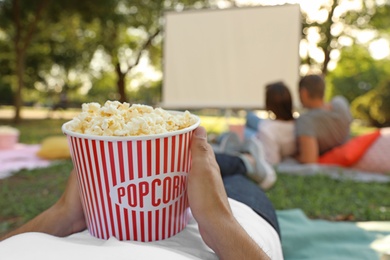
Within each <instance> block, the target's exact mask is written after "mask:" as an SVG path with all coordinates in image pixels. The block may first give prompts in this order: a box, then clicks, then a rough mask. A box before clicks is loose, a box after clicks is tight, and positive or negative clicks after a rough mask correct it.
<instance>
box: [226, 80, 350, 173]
mask: <svg viewBox="0 0 390 260" xmlns="http://www.w3.org/2000/svg"><path fill="white" fill-rule="evenodd" d="M265 91H266V93H265V105H266V110H267V111H269V113H270V118H269V119H259V118H257V117H256V116H255V115H254V114H253V113H249V114H248V116H247V124H246V127H247V130H248V131H246V134H247V135H246V139H247V140H246V142H248V140H249V141H250V142H251V143H252V145H253V146H257V150H258V152H257V153H258V154H260V155H261V156H262V158H260V159H257V161H258V162H261V163H262V164H263V168H264V169H269V168H270V167H271V166H270V165H276V164H278V163H280V162H281V161H282V160H283V159H284V158H286V157H293V158H295V159H296V160H297V161H299V162H300V163H316V162H317V161H318V159H319V157H320V156H321V155H322V154H324V153H326V152H327V151H330V150H331V149H333V148H334V147H337V146H340V145H342V144H344V143H345V142H346V141H347V140H348V139H349V137H350V124H351V122H352V116H351V113H350V111H349V105H348V102H347V100H346V99H345V98H343V97H340V96H337V97H334V98H333V99H332V100H331V102H330V103H326V102H325V101H324V93H325V82H324V80H323V78H322V77H321V76H318V75H308V76H305V77H303V78H302V79H301V80H300V82H299V97H300V100H301V103H302V105H303V107H304V108H306V111H305V112H304V113H302V114H301V115H300V116H299V117H298V118H294V116H293V102H292V98H291V93H290V91H289V89H288V87H287V86H286V85H285V84H284V83H283V82H276V83H272V84H269V85H267V86H266V88H265ZM250 129H253V130H252V134H251V133H250V132H251V130H250ZM248 134H249V135H250V136H249V137H248ZM220 146H221V147H222V148H220V149H221V150H223V151H226V152H228V153H229V152H232V153H237V152H239V151H241V147H242V146H244V147H245V146H247V144H240V140H239V137H238V136H237V135H236V134H235V133H233V132H229V133H226V134H224V135H223V136H222V138H221V141H220ZM244 150H245V148H244ZM244 152H245V151H244ZM271 168H272V167H271ZM273 179H275V178H273Z"/></svg>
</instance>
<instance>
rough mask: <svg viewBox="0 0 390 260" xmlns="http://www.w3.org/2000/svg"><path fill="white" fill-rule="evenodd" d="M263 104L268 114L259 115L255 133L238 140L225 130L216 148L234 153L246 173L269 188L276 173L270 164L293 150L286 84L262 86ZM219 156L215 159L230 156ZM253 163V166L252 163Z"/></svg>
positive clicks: (277, 83) (288, 94)
mask: <svg viewBox="0 0 390 260" xmlns="http://www.w3.org/2000/svg"><path fill="white" fill-rule="evenodd" d="M265 91H266V93H265V98H266V100H265V104H266V109H267V110H268V112H269V114H270V116H269V118H268V119H261V120H260V119H259V123H257V124H256V127H255V128H256V133H255V134H254V135H253V136H251V137H249V138H246V140H245V141H244V143H241V142H240V139H239V138H238V136H237V135H236V134H235V133H233V132H229V133H225V134H224V136H223V139H222V142H221V145H220V146H219V151H222V152H224V153H227V154H234V155H237V156H238V157H240V159H241V160H242V161H243V162H244V164H245V165H246V169H247V170H248V171H247V172H248V175H249V176H250V177H251V178H252V179H253V180H255V181H256V182H257V183H258V184H259V186H260V187H261V188H262V189H264V190H267V189H270V188H271V187H272V186H273V185H274V183H275V182H276V179H277V176H276V172H275V169H274V168H273V165H275V164H277V163H279V162H281V161H282V160H283V159H284V158H285V157H289V156H293V155H294V154H295V153H296V138H295V131H294V117H293V104H292V98H291V93H290V90H289V89H288V87H287V86H286V85H285V84H284V83H283V82H282V81H278V82H273V83H270V84H268V85H266V87H265ZM216 155H217V158H219V157H221V158H220V160H219V163H220V164H222V163H225V161H228V160H231V159H230V158H226V159H224V158H223V157H226V156H225V155H222V156H221V155H219V154H218V150H217V153H216ZM252 165H254V167H252Z"/></svg>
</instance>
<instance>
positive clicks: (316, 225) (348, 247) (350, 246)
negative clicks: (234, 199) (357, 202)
mask: <svg viewBox="0 0 390 260" xmlns="http://www.w3.org/2000/svg"><path fill="white" fill-rule="evenodd" d="M277 217H278V221H279V225H280V229H281V235H282V247H283V255H284V258H285V260H298V259H299V260H304V259H310V260H311V259H316V260H322V259H323V260H332V259H334V260H359V259H361V260H363V259H367V260H376V259H378V260H379V259H388V258H384V257H385V256H386V255H388V257H390V255H389V254H390V222H389V221H382V222H381V221H370V222H332V221H326V220H311V219H309V218H307V216H306V215H305V214H304V213H303V212H302V211H301V210H300V209H292V210H278V211H277Z"/></svg>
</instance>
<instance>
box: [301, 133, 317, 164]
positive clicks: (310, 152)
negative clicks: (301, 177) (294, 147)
mask: <svg viewBox="0 0 390 260" xmlns="http://www.w3.org/2000/svg"><path fill="white" fill-rule="evenodd" d="M318 149H319V148H318V143H317V139H316V138H315V137H312V136H306V135H303V136H299V137H298V151H299V153H298V156H297V158H296V159H297V160H298V161H299V162H301V163H316V162H317V161H318V154H319V150H318Z"/></svg>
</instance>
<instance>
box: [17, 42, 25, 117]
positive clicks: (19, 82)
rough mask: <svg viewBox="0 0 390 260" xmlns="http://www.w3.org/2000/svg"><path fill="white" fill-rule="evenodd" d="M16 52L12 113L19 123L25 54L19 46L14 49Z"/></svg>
mask: <svg viewBox="0 0 390 260" xmlns="http://www.w3.org/2000/svg"><path fill="white" fill-rule="evenodd" d="M15 52H16V68H15V69H16V78H17V87H16V92H15V101H14V102H15V103H14V104H15V115H14V123H15V124H18V123H20V120H21V117H20V111H21V108H22V105H23V99H22V89H23V86H24V82H23V75H24V64H25V54H24V51H23V50H20V48H16V49H15Z"/></svg>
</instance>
